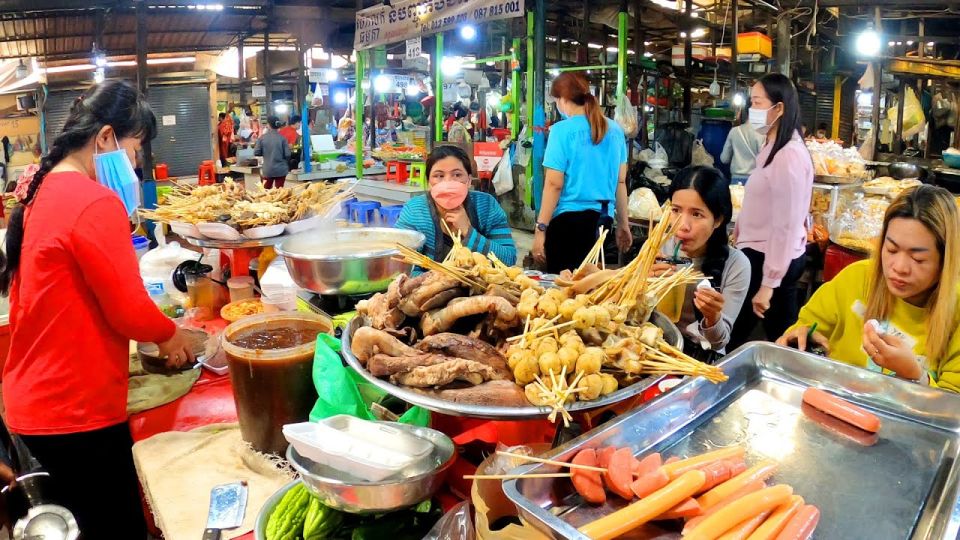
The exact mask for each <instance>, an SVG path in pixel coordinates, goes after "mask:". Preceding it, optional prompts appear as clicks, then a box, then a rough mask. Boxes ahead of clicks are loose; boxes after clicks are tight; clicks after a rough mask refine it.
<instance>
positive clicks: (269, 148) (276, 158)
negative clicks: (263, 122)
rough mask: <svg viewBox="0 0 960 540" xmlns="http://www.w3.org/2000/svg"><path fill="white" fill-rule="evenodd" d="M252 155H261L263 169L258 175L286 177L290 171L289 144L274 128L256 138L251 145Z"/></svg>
mask: <svg viewBox="0 0 960 540" xmlns="http://www.w3.org/2000/svg"><path fill="white" fill-rule="evenodd" d="M253 155H255V156H263V169H262V170H261V172H260V175H261V176H263V177H264V178H278V177H286V176H287V173H288V172H290V165H288V164H287V161H288V160H289V159H290V145H289V144H287V140H286V139H284V138H283V136H282V135H280V133H278V132H277V130H275V129H271V130H270V131H267V132H266V133H264V134H263V136H262V137H260V138H259V139H257V144H256V146H254V147H253Z"/></svg>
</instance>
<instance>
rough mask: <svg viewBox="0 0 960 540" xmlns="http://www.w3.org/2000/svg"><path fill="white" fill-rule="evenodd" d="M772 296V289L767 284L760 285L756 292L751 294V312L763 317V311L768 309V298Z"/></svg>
mask: <svg viewBox="0 0 960 540" xmlns="http://www.w3.org/2000/svg"><path fill="white" fill-rule="evenodd" d="M771 298H773V289H771V288H770V287H767V286H762V287H760V290H759V291H757V294H755V295H753V312H754V313H755V314H756V315H757V317H760V318H761V319H762V318H763V315H764V313H766V312H767V310H768V309H770V299H771Z"/></svg>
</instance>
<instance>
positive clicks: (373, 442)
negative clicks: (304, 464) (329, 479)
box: [283, 414, 433, 482]
mask: <svg viewBox="0 0 960 540" xmlns="http://www.w3.org/2000/svg"><path fill="white" fill-rule="evenodd" d="M283 436H284V437H286V439H287V442H289V443H290V444H292V445H293V447H294V448H296V449H297V453H299V454H300V455H301V456H303V457H305V458H307V459H310V460H312V461H315V462H317V463H322V464H324V465H327V466H328V467H331V468H333V469H336V470H339V471H343V472H344V473H346V474H349V475H351V476H354V477H356V478H360V479H362V480H367V481H370V482H379V481H381V480H384V479H385V478H389V477H390V476H393V475H395V474H397V473H399V472H400V471H402V470H403V469H406V468H407V467H409V466H411V465H413V464H415V463H418V462H420V461H422V460H424V459H427V458H429V457H430V455H431V454H432V453H433V443H431V442H430V441H428V440H426V439H422V438H420V437H417V436H414V435H412V434H410V433H407V432H405V431H402V430H399V429H397V428H395V427H393V426H390V425H388V424H384V423H381V422H371V421H369V420H361V419H360V418H355V417H353V416H348V415H345V414H341V415H337V416H331V417H330V418H325V419H324V420H321V421H320V422H302V423H299V424H287V425H285V426H283Z"/></svg>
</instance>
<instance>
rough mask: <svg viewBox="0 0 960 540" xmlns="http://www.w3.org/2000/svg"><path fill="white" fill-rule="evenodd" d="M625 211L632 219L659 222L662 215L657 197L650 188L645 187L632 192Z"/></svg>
mask: <svg viewBox="0 0 960 540" xmlns="http://www.w3.org/2000/svg"><path fill="white" fill-rule="evenodd" d="M627 210H628V213H629V214H630V217H631V218H633V219H642V220H647V219H653V220H659V219H660V217H661V214H662V212H661V211H660V203H658V202H657V196H656V195H654V193H653V191H652V190H651V189H650V188H645V187H642V188H640V189H637V190H634V191H633V193H631V194H630V197H629V198H628V200H627Z"/></svg>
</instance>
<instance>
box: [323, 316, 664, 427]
mask: <svg viewBox="0 0 960 540" xmlns="http://www.w3.org/2000/svg"><path fill="white" fill-rule="evenodd" d="M650 322H652V323H653V324H655V325H657V326H659V327H660V328H661V329H663V337H664V339H665V340H666V341H667V342H668V343H670V344H672V345H674V346H676V347H678V348H680V347H682V346H683V337H682V336H681V335H680V330H679V329H677V327H676V326H675V325H674V324H673V323H672V322H670V320H669V319H667V318H666V317H664V316H663V315H661V314H660V313H657V312H654V314H653V316H652V317H651V319H650ZM361 325H363V321H362V320H361V318H360V317H354V318H353V320H351V321H350V323H349V324H348V325H347V327H346V328H345V329H344V332H343V336H342V337H341V343H342V351H341V352H342V353H343V357H344V358H345V359H346V360H347V364H349V365H350V367H352V368H353V369H355V370H356V371H357V373H359V374H360V376H362V377H363V378H364V379H366V380H367V381H368V382H370V383H371V384H373V385H375V386H377V387H378V388H380V389H381V390H383V391H385V392H387V393H389V394H391V395H393V396H396V397H398V398H400V399H402V400H404V401H406V402H407V403H410V404H412V405H418V406H420V407H423V408H424V409H428V410H431V411H434V412H438V413H441V414H449V415H452V416H466V417H470V418H487V419H491V420H524V419H532V418H546V417H547V416H548V415H549V414H550V410H551V409H550V408H549V407H535V406H533V405H530V406H527V407H495V406H489V405H469V404H464V403H454V402H452V401H447V400H444V399H439V398H437V397H434V396H429V395H426V394H421V393H419V392H416V391H414V390H410V389H408V388H404V387H401V386H397V385H395V384H393V383H391V382H390V381H388V380H385V379H379V378H377V377H374V376H373V375H371V374H370V372H369V371H367V370H366V369H365V368H364V367H363V366H362V365H361V364H360V361H359V360H357V358H356V357H355V356H354V355H353V352H351V350H350V339H351V338H352V337H353V333H354V332H356V331H357V328H360V326H361ZM661 379H662V377H649V378H646V379H642V380H640V381H638V382H636V383H634V384H632V385H630V386H628V387H626V388H621V389H619V390H617V391H616V392H614V393H612V394H608V395H606V396H603V397H601V398H599V399H596V400H594V401H578V402H576V403H574V404H573V405H570V406H569V407H567V410H568V411H569V412H582V411H589V410H593V409H598V408H601V407H606V406H608V405H613V404H615V403H619V402H621V401H623V400H626V399H629V398H631V397H633V396H636V395H637V394H640V393H641V392H643V391H644V390H646V389H647V388H649V387H651V386H653V385H654V384H656V383H657V382H659V381H660V380H661Z"/></svg>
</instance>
